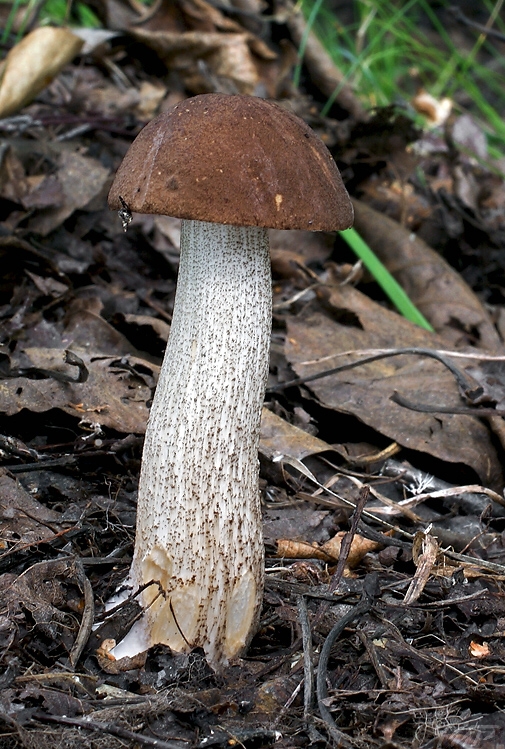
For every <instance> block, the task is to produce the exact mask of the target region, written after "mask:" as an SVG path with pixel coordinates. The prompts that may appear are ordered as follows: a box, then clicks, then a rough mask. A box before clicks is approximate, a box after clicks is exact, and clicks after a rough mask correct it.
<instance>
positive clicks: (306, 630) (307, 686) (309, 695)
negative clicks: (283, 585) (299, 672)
mask: <svg viewBox="0 0 505 749" xmlns="http://www.w3.org/2000/svg"><path fill="white" fill-rule="evenodd" d="M297 605H298V619H299V620H300V627H301V630H302V642H303V674H304V678H305V681H304V687H303V719H304V721H305V723H306V724H307V725H308V723H309V721H310V716H311V710H312V702H313V700H314V660H313V657H314V656H313V651H312V633H311V631H310V621H309V613H308V610H307V601H306V599H305V598H304V597H303V596H297Z"/></svg>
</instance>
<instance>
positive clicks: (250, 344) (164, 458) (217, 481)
mask: <svg viewBox="0 0 505 749" xmlns="http://www.w3.org/2000/svg"><path fill="white" fill-rule="evenodd" d="M270 327H271V275H270V256H269V248H268V235H267V230H266V229H262V228H257V227H235V226H225V225H222V224H211V223H206V222H199V221H183V225H182V235H181V263H180V269H179V280H178V286H177V295H176V300H175V307H174V315H173V322H172V328H171V332H170V338H169V341H168V345H167V350H166V353H165V358H164V361H163V366H162V369H161V373H160V378H159V382H158V387H157V389H156V393H155V397H154V401H153V405H152V409H151V415H150V418H149V424H148V427H147V432H146V441H145V446H144V454H143V461H142V471H141V477H140V485H139V499H138V509H137V532H136V540H135V552H134V559H133V563H132V568H131V571H130V578H129V583H130V585H131V586H132V587H133V588H134V589H136V588H137V587H138V586H141V585H145V584H146V583H150V582H157V583H159V584H160V585H161V587H162V589H163V593H164V595H163V596H160V595H158V593H159V587H158V586H157V585H151V586H150V587H149V588H147V590H146V591H145V592H144V593H143V594H142V602H143V606H144V608H145V613H144V616H143V618H142V620H141V622H139V623H138V624H137V625H136V627H135V629H136V631H135V632H134V631H132V632H131V634H130V635H129V636H128V637H127V638H126V639H125V640H124V641H123V643H121V644H120V645H119V646H118V647H117V648H116V650H115V651H114V653H115V655H116V657H121V656H122V655H123V654H126V653H128V654H129V655H131V654H132V647H131V645H132V642H133V640H134V641H135V645H134V646H133V649H135V650H137V651H139V650H141V649H142V645H143V646H144V649H145V648H147V647H149V646H151V645H154V644H165V645H168V646H169V647H170V648H171V649H173V650H174V651H179V652H181V651H188V650H190V649H191V648H193V647H197V646H200V647H202V648H203V649H204V650H205V652H206V654H207V658H208V660H209V663H210V664H211V665H213V666H215V667H219V666H221V665H223V664H225V663H227V662H228V660H229V659H230V658H233V657H234V656H236V655H239V654H240V653H241V652H242V651H243V649H244V648H245V647H246V645H247V644H248V642H249V640H250V638H251V636H252V634H253V631H254V628H255V626H256V624H257V621H258V617H259V611H260V606H261V600H262V592H263V575H264V560H263V539H262V529H261V510H260V499H259V489H258V473H259V464H258V442H259V427H260V417H261V407H262V404H263V398H264V392H265V384H266V377H267V372H268V350H269V343H270ZM129 641H130V644H129Z"/></svg>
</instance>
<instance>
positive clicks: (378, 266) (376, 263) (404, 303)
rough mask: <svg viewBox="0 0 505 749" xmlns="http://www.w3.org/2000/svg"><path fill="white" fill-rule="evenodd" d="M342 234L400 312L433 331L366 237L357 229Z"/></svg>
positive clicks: (408, 318)
mask: <svg viewBox="0 0 505 749" xmlns="http://www.w3.org/2000/svg"><path fill="white" fill-rule="evenodd" d="M340 236H341V237H342V239H343V240H344V241H345V242H346V243H347V244H348V245H349V247H350V248H351V250H352V251H353V252H354V253H355V254H356V255H357V256H358V257H359V259H360V260H361V262H362V263H363V265H364V266H365V268H367V270H368V271H369V272H370V273H371V274H372V276H373V277H374V278H375V280H376V281H377V283H378V284H379V286H380V287H381V289H382V290H383V291H384V293H385V294H386V296H387V297H388V298H389V299H390V300H391V302H392V303H393V304H394V306H395V307H396V309H397V310H398V312H400V314H402V315H403V316H404V317H405V318H407V320H410V321H411V322H413V323H415V324H416V325H419V327H421V328H424V329H425V330H429V331H430V332H431V333H433V332H434V329H433V328H432V326H431V325H430V323H429V322H428V320H427V319H426V318H425V317H424V315H422V314H421V312H419V310H418V309H417V307H416V306H415V304H413V303H412V302H411V301H410V299H409V297H408V296H407V294H406V293H405V291H404V290H403V289H402V287H401V286H400V284H399V283H397V281H395V279H394V278H393V276H392V275H391V273H390V272H389V271H388V270H387V268H386V267H385V266H384V265H383V263H381V261H380V260H379V258H378V257H377V256H376V255H375V253H374V252H373V251H372V250H371V249H370V247H369V246H368V245H367V243H366V242H365V241H364V239H362V238H361V237H360V235H359V234H358V232H357V231H356V230H355V229H346V231H342V232H340Z"/></svg>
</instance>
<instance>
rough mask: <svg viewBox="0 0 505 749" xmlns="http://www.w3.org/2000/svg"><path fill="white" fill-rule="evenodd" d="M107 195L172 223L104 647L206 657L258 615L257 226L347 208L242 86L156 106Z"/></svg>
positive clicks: (331, 180) (313, 146) (263, 295)
mask: <svg viewBox="0 0 505 749" xmlns="http://www.w3.org/2000/svg"><path fill="white" fill-rule="evenodd" d="M109 206H110V208H112V209H116V210H118V209H119V210H120V211H121V209H122V210H123V216H124V215H125V213H126V216H128V211H129V210H131V211H138V212H140V213H156V214H164V215H169V216H176V217H180V218H182V219H183V222H182V231H181V261H180V268H179V278H178V284H177V294H176V299H175V306H174V313H173V321H172V327H171V331H170V337H169V341H168V345H167V349H166V353H165V358H164V361H163V365H162V368H161V372H160V377H159V381H158V386H157V389H156V393H155V396H154V400H153V404H152V408H151V414H150V418H149V423H148V426H147V431H146V438H145V446H144V453H143V458H142V469H141V476H140V484H139V495H138V506H137V530H136V538H135V550H134V556H133V561H132V566H131V570H130V573H129V579H128V585H129V586H130V587H132V588H134V589H137V588H139V587H140V586H144V585H146V584H148V583H151V582H154V581H156V582H158V583H159V584H160V586H161V588H162V590H163V592H164V595H163V596H160V595H158V588H157V586H154V585H149V586H148V587H147V588H146V589H145V590H144V592H143V593H142V594H141V595H142V605H143V609H144V613H143V616H142V618H141V619H140V621H139V622H137V623H136V624H135V625H134V627H133V629H132V630H131V631H130V633H129V635H127V637H126V638H125V640H123V643H120V644H119V645H118V647H117V648H116V650H115V654H116V656H118V657H120V656H121V655H123V654H127V653H128V654H129V655H132V654H133V651H137V652H139V651H140V650H142V649H144V650H145V649H147V648H148V647H150V646H151V645H154V644H165V645H168V646H169V647H170V648H171V649H172V650H174V651H178V652H181V651H182V652H184V651H188V650H190V649H191V648H194V647H197V646H200V647H202V648H203V649H204V651H205V653H206V656H207V660H208V662H209V663H210V664H211V665H212V666H213V667H215V668H220V667H222V666H223V665H225V664H227V663H228V661H229V660H230V659H232V658H233V657H235V656H237V655H240V654H241V653H242V652H243V651H244V649H245V648H246V646H247V645H248V643H249V640H250V638H251V637H252V634H253V633H254V630H255V627H256V626H257V623H258V619H259V612H260V606H261V601H262V592H263V574H264V572H263V568H264V560H263V540H262V528H261V510H260V497H259V487H258V477H259V463H258V442H259V428H260V417H261V408H262V404H263V398H264V393H265V385H266V378H267V373H268V351H269V342H270V330H271V273H270V257H269V244H268V232H267V228H268V227H272V228H276V229H309V230H313V231H316V230H326V231H332V230H341V229H346V228H348V227H349V226H350V225H351V224H352V218H353V211H352V206H351V203H350V200H349V196H348V194H347V192H346V190H345V187H344V185H343V183H342V179H341V177H340V173H339V171H338V169H337V167H336V165H335V162H334V161H333V159H332V157H331V155H330V153H329V151H328V150H327V149H326V147H325V146H324V145H323V143H322V141H321V140H320V139H319V138H318V137H317V136H316V135H315V134H314V132H313V131H312V130H311V129H310V128H309V127H308V126H307V125H306V124H305V123H304V122H303V121H302V120H301V119H299V118H298V117H296V116H295V115H293V114H291V113H290V112H288V111H287V110H285V109H283V108H282V107H280V106H279V105H277V104H273V103H271V102H268V101H265V100H263V99H259V98H256V97H252V96H239V95H224V94H204V95H201V96H196V97H194V98H192V99H187V100H185V101H182V102H181V103H179V104H177V105H175V106H174V107H172V108H171V109H170V110H168V111H167V112H164V113H163V114H161V115H159V116H158V117H156V118H155V119H154V120H152V121H151V122H150V123H149V124H147V125H146V126H145V128H144V129H143V130H142V131H141V132H140V134H139V135H138V136H137V138H136V139H135V141H134V142H133V144H132V145H131V147H130V149H129V151H128V152H127V154H126V156H125V157H124V160H123V162H122V164H121V166H120V167H119V170H118V172H117V175H116V178H115V180H114V183H113V185H112V188H111V190H110V194H109Z"/></svg>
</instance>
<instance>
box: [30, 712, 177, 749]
mask: <svg viewBox="0 0 505 749" xmlns="http://www.w3.org/2000/svg"><path fill="white" fill-rule="evenodd" d="M33 718H34V719H35V720H39V721H41V722H42V723H60V724H63V725H65V726H74V727H75V728H85V729H86V730H87V731H96V732H97V733H109V734H110V735H111V736H117V737H118V738H120V739H129V740H130V741H133V742H136V743H137V744H141V745H142V746H155V747H156V749H182V747H185V746H188V742H187V741H186V740H183V739H181V740H180V741H163V740H162V739H156V738H152V737H151V736H144V735H143V734H141V733H134V731H128V730H127V729H126V728H122V727H121V726H117V725H115V724H114V723H101V722H99V721H93V720H87V719H86V718H67V717H65V716H63V715H47V714H45V713H35V714H34V716H33Z"/></svg>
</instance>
